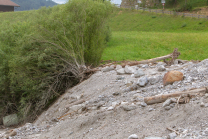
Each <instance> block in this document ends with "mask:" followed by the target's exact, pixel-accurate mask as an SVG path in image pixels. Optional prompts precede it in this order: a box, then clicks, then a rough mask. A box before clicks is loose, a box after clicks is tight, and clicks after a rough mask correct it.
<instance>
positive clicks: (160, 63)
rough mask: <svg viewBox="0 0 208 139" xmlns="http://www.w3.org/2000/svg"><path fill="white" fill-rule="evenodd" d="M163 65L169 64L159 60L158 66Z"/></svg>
mask: <svg viewBox="0 0 208 139" xmlns="http://www.w3.org/2000/svg"><path fill="white" fill-rule="evenodd" d="M161 65H163V66H165V65H167V64H166V63H164V62H158V63H157V65H156V67H159V66H161Z"/></svg>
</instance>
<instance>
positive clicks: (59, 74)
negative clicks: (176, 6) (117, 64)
mask: <svg viewBox="0 0 208 139" xmlns="http://www.w3.org/2000/svg"><path fill="white" fill-rule="evenodd" d="M111 12H112V5H111V3H110V2H109V1H104V2H103V0H101V1H100V0H69V2H68V3H67V4H65V5H59V6H55V7H53V8H42V9H40V10H37V11H34V12H33V14H32V16H33V18H32V19H33V20H26V19H25V21H19V22H16V23H14V24H10V23H9V22H6V21H5V22H4V23H2V26H3V29H2V30H1V32H0V74H1V76H0V107H1V109H0V113H1V115H0V118H2V117H3V116H5V115H8V114H12V113H18V115H19V117H20V119H21V121H23V120H24V121H30V120H34V119H35V118H36V117H37V115H38V114H40V113H41V112H42V111H43V110H44V109H45V108H46V107H47V106H48V105H49V104H50V103H51V102H52V101H53V100H54V99H56V98H57V97H58V96H60V95H61V94H62V93H64V92H65V90H66V89H68V88H69V87H71V86H73V85H75V84H77V83H79V82H80V81H82V80H83V79H85V78H86V77H87V75H88V74H89V71H90V70H89V69H88V66H90V65H92V66H96V65H97V64H99V61H100V58H101V56H102V52H103V50H104V48H105V44H106V40H109V36H110V32H109V27H108V26H107V19H108V17H109V15H110V14H111Z"/></svg>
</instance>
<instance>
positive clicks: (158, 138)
mask: <svg viewBox="0 0 208 139" xmlns="http://www.w3.org/2000/svg"><path fill="white" fill-rule="evenodd" d="M144 139H164V138H162V137H145V138H144Z"/></svg>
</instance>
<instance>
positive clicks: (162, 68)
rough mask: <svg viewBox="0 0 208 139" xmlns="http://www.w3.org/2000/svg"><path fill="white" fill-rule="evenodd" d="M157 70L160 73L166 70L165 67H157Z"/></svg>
mask: <svg viewBox="0 0 208 139" xmlns="http://www.w3.org/2000/svg"><path fill="white" fill-rule="evenodd" d="M157 70H158V71H160V72H162V71H165V70H166V69H165V67H164V66H163V65H161V66H159V67H158V69H157Z"/></svg>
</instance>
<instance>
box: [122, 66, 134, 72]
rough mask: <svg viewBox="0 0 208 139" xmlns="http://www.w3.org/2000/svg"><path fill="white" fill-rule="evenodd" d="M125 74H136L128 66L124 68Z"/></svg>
mask: <svg viewBox="0 0 208 139" xmlns="http://www.w3.org/2000/svg"><path fill="white" fill-rule="evenodd" d="M124 71H125V73H127V74H133V73H134V69H133V68H132V67H130V66H128V65H126V66H125V68H124Z"/></svg>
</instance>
